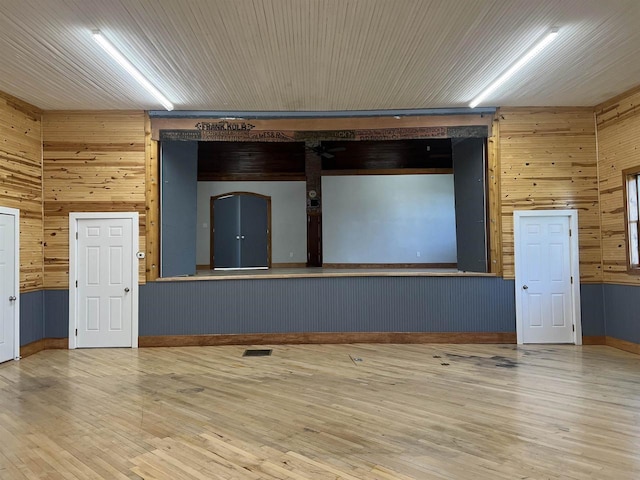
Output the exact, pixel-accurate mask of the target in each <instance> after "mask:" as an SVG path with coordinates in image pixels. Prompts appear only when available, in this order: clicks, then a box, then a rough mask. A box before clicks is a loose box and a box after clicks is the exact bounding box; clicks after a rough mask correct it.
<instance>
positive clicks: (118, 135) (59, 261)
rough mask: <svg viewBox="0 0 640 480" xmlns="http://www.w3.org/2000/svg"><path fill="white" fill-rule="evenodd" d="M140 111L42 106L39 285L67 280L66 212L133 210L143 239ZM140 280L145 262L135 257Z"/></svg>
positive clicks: (142, 118) (57, 284)
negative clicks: (47, 108) (42, 244)
mask: <svg viewBox="0 0 640 480" xmlns="http://www.w3.org/2000/svg"><path fill="white" fill-rule="evenodd" d="M145 117H146V115H145V113H144V112H142V111H139V112H137V111H135V112H129V111H128V112H117V111H109V112H45V113H44V115H43V120H42V129H43V170H44V179H43V181H44V186H45V187H44V238H45V247H44V286H45V287H46V288H48V289H65V288H68V286H69V213H70V212H112V211H115V212H134V211H135V212H138V213H139V214H140V226H139V230H140V248H141V249H143V248H144V245H145V234H146V226H145V221H146V210H145V177H146V174H145V167H146V157H145ZM139 279H140V283H144V282H145V265H144V262H140V266H139Z"/></svg>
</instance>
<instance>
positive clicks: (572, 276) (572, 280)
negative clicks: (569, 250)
mask: <svg viewBox="0 0 640 480" xmlns="http://www.w3.org/2000/svg"><path fill="white" fill-rule="evenodd" d="M571 285H573V276H571Z"/></svg>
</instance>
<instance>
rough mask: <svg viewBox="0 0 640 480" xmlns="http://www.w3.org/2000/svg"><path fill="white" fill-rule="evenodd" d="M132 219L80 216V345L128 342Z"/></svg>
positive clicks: (130, 311)
mask: <svg viewBox="0 0 640 480" xmlns="http://www.w3.org/2000/svg"><path fill="white" fill-rule="evenodd" d="M132 223H133V222H132V220H131V219H129V218H127V219H120V218H118V219H79V220H78V292H77V295H78V335H77V346H78V347H81V348H82V347H130V346H132V300H133V298H132V293H131V290H132V288H133V284H134V278H133V275H135V274H137V272H134V271H133V255H134V252H133V247H132V238H133V237H132V235H133V225H132Z"/></svg>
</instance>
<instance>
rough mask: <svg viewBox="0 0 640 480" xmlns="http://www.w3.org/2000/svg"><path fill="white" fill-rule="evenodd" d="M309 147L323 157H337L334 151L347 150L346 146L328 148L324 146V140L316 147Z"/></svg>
mask: <svg viewBox="0 0 640 480" xmlns="http://www.w3.org/2000/svg"><path fill="white" fill-rule="evenodd" d="M309 148H310V150H311V151H312V152H313V153H315V154H316V155H318V156H319V157H322V158H334V157H335V155H334V153H337V152H344V151H345V150H346V147H332V148H328V147H326V146H324V145H323V144H322V142H320V143H319V144H318V145H316V146H314V147H309Z"/></svg>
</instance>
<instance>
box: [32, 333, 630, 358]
mask: <svg viewBox="0 0 640 480" xmlns="http://www.w3.org/2000/svg"><path fill="white" fill-rule="evenodd" d="M344 343H384V344H387V343H397V344H411V343H425V344H427V343H451V344H454V343H467V344H478V343H494V344H515V343H516V334H515V333H511V332H504V333H501V332H435V333H423V332H340V333H333V332H308V333H268V334H267V333H254V334H233V335H159V336H143V337H139V339H138V346H139V347H141V348H143V347H187V346H200V347H202V346H221V345H287V344H288V345H296V344H344ZM582 344H583V345H606V346H609V347H612V348H617V349H618V350H624V351H625V352H630V353H635V354H637V355H640V344H638V343H633V342H627V341H625V340H619V339H617V338H614V337H605V336H586V337H582ZM68 347H69V339H68V338H43V339H41V340H37V341H35V342H32V343H29V344H27V345H23V346H22V347H20V356H21V357H22V358H25V357H28V356H29V355H33V354H35V353H38V352H41V351H43V350H54V349H62V350H66V349H67V348H68Z"/></svg>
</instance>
